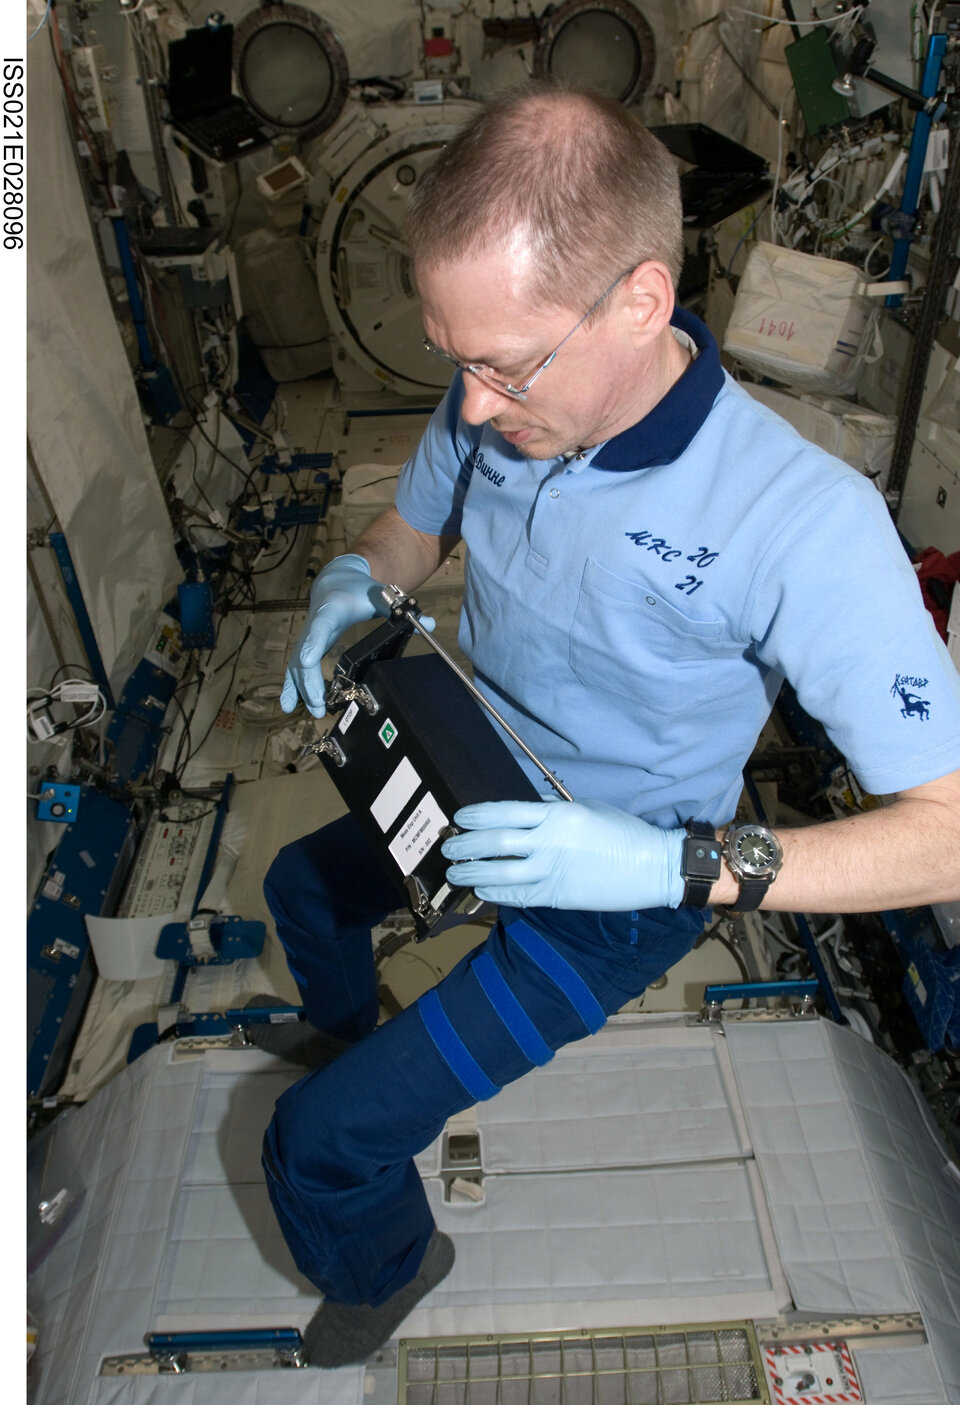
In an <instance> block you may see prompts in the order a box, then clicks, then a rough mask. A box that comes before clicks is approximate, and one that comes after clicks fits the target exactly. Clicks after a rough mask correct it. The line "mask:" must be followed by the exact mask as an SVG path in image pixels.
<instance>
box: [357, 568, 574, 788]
mask: <svg viewBox="0 0 960 1405" xmlns="http://www.w3.org/2000/svg"><path fill="white" fill-rule="evenodd" d="M380 593H381V595H382V596H383V599H384V601H385V603H386V604H387V605H389V606H390V609H391V610H392V611H394V612H395V613H398V614H400V615H402V616H403V618H404V619H405V620H406V621H407V623H408V624H412V625H413V627H414V629H415V630H416V631H417V633H418V634H420V635H422V636H423V638H424V639H425V640H426V641H427V643H428V644H429V645H430V647H431V649H433V650H434V652H435V653H437V654H439V655H440V657H441V658H442V659H443V661H444V663H445V664H446V665H447V667H448V668H452V669H453V671H454V673H455V674H456V675H457V677H458V678H459V679H460V682H461V683H462V684H463V685H464V686H465V687H466V688H467V690H468V692H469V693H470V694H471V695H472V696H473V697H474V698H476V700H477V702H478V703H479V704H480V706H481V707H482V708H484V709H485V710H486V711H487V712H489V714H490V716H491V717H492V718H493V719H494V720H495V721H496V722H498V723H499V724H500V726H501V727H502V728H503V730H504V731H505V732H506V734H507V736H508V737H511V738H512V739H513V741H515V742H516V744H517V746H518V747H519V748H520V750H521V751H522V752H523V754H524V756H527V757H529V759H530V760H531V761H532V762H533V764H534V765H535V766H536V768H537V770H538V771H539V772H540V774H541V775H542V776H544V777H545V778H546V779H547V780H548V781H549V782H550V784H551V785H552V786H553V788H554V790H555V791H556V792H557V794H558V795H559V796H560V797H561V798H562V799H564V800H572V799H573V796H572V795H571V794H570V792H569V790H567V788H566V786H565V785H564V784H563V782H562V781H559V780H557V778H556V776H555V775H554V774H553V772H552V771H551V770H550V768H549V767H548V766H545V765H544V764H543V762H542V761H541V760H540V758H539V756H536V755H535V754H534V753H533V752H532V751H531V750H530V748H529V747H528V746H527V744H526V742H525V741H524V740H523V738H522V737H518V736H517V734H516V732H515V731H514V730H513V728H512V727H511V726H510V723H509V722H508V721H507V719H506V718H505V717H501V716H500V714H499V712H498V711H497V709H496V708H495V707H494V705H493V703H492V702H489V701H488V700H487V699H486V698H485V697H484V696H483V694H482V693H481V691H480V689H479V688H478V687H477V686H476V684H475V683H474V682H473V680H472V679H471V678H468V677H467V675H466V674H465V673H464V671H463V669H462V668H461V667H460V665H459V664H458V663H457V662H456V660H455V659H453V658H451V657H450V655H449V654H448V653H447V651H446V649H445V648H444V647H443V645H442V644H439V643H438V642H437V640H436V639H434V637H433V635H432V634H431V633H430V631H429V629H425V628H424V626H423V625H422V624H421V623H420V621H419V619H418V618H417V615H416V614H415V612H414V611H413V610H412V609H411V608H410V606H409V596H407V595H405V594H404V592H403V591H402V590H401V589H400V587H399V586H396V585H386V586H384V587H383V590H382V591H381V592H380Z"/></svg>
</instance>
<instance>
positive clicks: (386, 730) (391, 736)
mask: <svg viewBox="0 0 960 1405" xmlns="http://www.w3.org/2000/svg"><path fill="white" fill-rule="evenodd" d="M377 736H378V737H379V738H380V740H381V741H382V742H383V744H384V746H393V743H394V742H395V741H396V739H397V729H396V727H395V726H394V725H393V723H392V722H391V721H390V718H389V717H388V718H387V720H386V722H384V724H383V726H382V727H381V728H380V731H379V732H378V733H377Z"/></svg>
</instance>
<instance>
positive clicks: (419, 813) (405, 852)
mask: <svg viewBox="0 0 960 1405" xmlns="http://www.w3.org/2000/svg"><path fill="white" fill-rule="evenodd" d="M446 824H447V817H446V815H445V814H444V813H443V811H442V810H441V809H440V806H439V805H438V804H437V802H436V800H434V798H433V795H432V794H431V793H430V791H429V790H428V791H427V793H426V795H425V796H424V797H423V799H422V800H421V801H420V803H419V805H417V806H416V807H415V808H414V811H413V813H412V814H411V815H410V816H409V818H408V819H407V820H406V821H405V822H404V824H403V827H402V829H401V830H400V832H399V833H398V834H397V836H396V838H395V839H393V841H392V842H391V844H390V852H391V854H392V855H393V857H394V858H395V859H396V861H397V863H398V864H399V866H400V871H401V873H402V874H403V876H404V877H405V878H406V877H407V876H408V875H409V874H411V873H412V872H413V871H414V869H415V868H416V866H417V864H418V863H419V862H420V860H421V859H422V858H423V856H424V854H425V853H427V852H428V850H430V849H432V848H433V846H434V844H436V842H437V840H438V839H439V838H440V831H441V830H442V829H444V828H445V827H446Z"/></svg>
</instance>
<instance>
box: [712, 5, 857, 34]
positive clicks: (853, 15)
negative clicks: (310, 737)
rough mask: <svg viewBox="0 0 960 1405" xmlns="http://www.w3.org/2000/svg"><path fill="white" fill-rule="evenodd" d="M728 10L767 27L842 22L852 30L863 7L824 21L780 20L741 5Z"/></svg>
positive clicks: (796, 26) (817, 26)
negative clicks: (759, 21)
mask: <svg viewBox="0 0 960 1405" xmlns="http://www.w3.org/2000/svg"><path fill="white" fill-rule="evenodd" d="M729 8H730V9H731V11H733V13H734V14H738V15H750V16H751V18H753V19H757V20H763V21H764V22H765V23H766V24H768V25H770V24H788V25H789V26H790V27H791V29H793V28H800V29H817V28H819V27H820V26H821V25H826V24H842V23H843V22H844V20H846V21H847V24H848V27H849V28H850V29H852V28H853V26H854V23H855V21H856V20H857V19H859V17H860V15H861V13H862V12H863V10H864V8H865V7H864V6H863V5H857V6H855V7H854V9H852V10H847V11H845V12H844V13H843V14H842V15H834V16H832V17H830V16H827V17H826V18H825V19H819V20H782V19H779V18H778V17H777V16H775V15H762V14H760V13H759V12H758V11H757V10H745V9H744V8H743V6H742V5H731V6H730V7H729Z"/></svg>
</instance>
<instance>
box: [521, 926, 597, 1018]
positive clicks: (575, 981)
mask: <svg viewBox="0 0 960 1405" xmlns="http://www.w3.org/2000/svg"><path fill="white" fill-rule="evenodd" d="M505 930H506V932H507V935H508V936H510V937H512V938H513V940H514V941H515V942H516V943H517V945H518V946H520V947H522V948H523V950H524V951H525V952H526V954H527V955H528V956H529V958H530V960H531V961H532V962H533V963H534V965H535V966H539V967H540V970H541V971H542V972H543V974H544V975H545V976H547V977H548V978H549V979H550V980H551V981H553V983H554V985H556V986H559V987H560V989H561V990H562V991H563V993H564V995H565V996H566V997H567V999H568V1000H569V1001H570V1004H571V1005H572V1006H573V1008H574V1009H575V1010H576V1012H577V1014H578V1015H579V1016H580V1018H581V1019H582V1020H583V1022H584V1024H585V1025H586V1027H587V1029H588V1031H589V1032H590V1033H591V1034H596V1032H597V1030H598V1029H602V1028H603V1026H604V1025H605V1024H606V1022H607V1017H606V1015H605V1014H604V1013H603V1007H602V1006H601V1004H600V1002H599V1001H598V1000H597V999H596V997H595V996H594V994H593V991H592V990H591V989H590V987H589V986H588V985H587V983H586V981H585V980H584V979H583V977H582V976H581V975H579V974H578V972H576V971H575V970H574V969H573V967H572V966H571V965H570V962H569V961H567V960H566V959H565V957H563V956H561V955H560V953H559V951H557V950H556V948H555V947H552V946H551V945H550V943H549V942H548V941H547V939H546V937H541V936H540V934H539V933H538V932H535V931H534V930H533V928H532V927H528V926H527V924H526V922H524V921H523V920H522V919H521V918H517V920H516V921H515V922H511V923H510V926H509V927H507V928H505Z"/></svg>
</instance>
